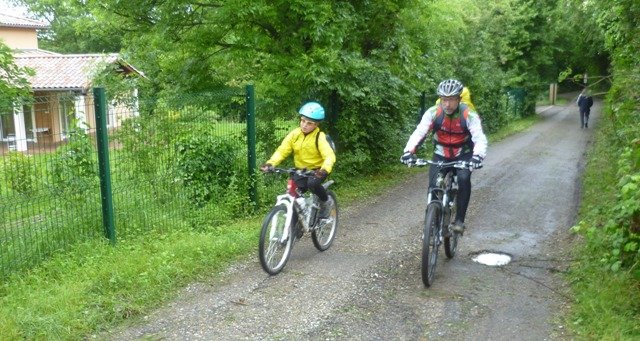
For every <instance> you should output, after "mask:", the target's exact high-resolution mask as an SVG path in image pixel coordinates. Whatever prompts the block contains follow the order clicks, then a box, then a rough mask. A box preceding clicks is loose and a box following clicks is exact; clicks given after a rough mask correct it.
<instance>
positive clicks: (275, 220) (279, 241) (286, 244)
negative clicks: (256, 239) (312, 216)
mask: <svg viewBox="0 0 640 341" xmlns="http://www.w3.org/2000/svg"><path fill="white" fill-rule="evenodd" d="M286 221H287V207H286V206H285V205H278V206H275V207H274V208H272V209H271V211H270V212H269V214H267V216H266V217H265V219H264V221H263V222H262V230H261V231H260V243H259V247H258V254H259V256H260V264H261V265H262V268H263V269H264V271H266V272H267V273H268V274H270V275H276V274H278V273H279V272H280V271H282V268H284V266H285V264H287V260H289V256H290V255H291V248H292V242H293V238H294V237H295V236H294V235H293V231H292V230H291V226H286V225H287V222H286ZM293 221H294V219H292V223H293ZM285 231H287V233H286V235H287V236H286V237H285Z"/></svg>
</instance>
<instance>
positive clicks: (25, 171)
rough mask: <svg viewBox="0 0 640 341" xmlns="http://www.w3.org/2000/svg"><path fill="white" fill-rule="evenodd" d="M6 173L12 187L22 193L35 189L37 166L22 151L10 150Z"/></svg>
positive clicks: (9, 185)
mask: <svg viewBox="0 0 640 341" xmlns="http://www.w3.org/2000/svg"><path fill="white" fill-rule="evenodd" d="M4 173H5V178H6V180H7V186H8V187H9V188H10V189H12V190H14V191H16V192H18V193H20V194H28V193H31V192H32V191H33V190H34V189H35V184H36V181H35V179H36V177H35V174H34V173H35V167H34V166H33V164H32V163H31V160H30V159H29V157H28V156H26V155H24V154H22V153H20V152H9V155H8V157H7V161H6V165H5V167H4Z"/></svg>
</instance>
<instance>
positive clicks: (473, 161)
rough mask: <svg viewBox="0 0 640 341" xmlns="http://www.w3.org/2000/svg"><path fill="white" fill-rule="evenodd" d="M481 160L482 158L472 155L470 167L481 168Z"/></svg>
mask: <svg viewBox="0 0 640 341" xmlns="http://www.w3.org/2000/svg"><path fill="white" fill-rule="evenodd" d="M482 160H483V158H482V156H480V155H474V156H473V157H472V158H471V160H470V161H469V162H470V163H471V167H473V168H474V169H480V168H482Z"/></svg>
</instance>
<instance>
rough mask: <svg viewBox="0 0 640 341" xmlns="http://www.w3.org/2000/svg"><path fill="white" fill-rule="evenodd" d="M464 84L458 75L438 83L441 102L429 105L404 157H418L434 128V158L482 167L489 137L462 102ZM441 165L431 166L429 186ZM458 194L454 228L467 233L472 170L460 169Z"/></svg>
mask: <svg viewBox="0 0 640 341" xmlns="http://www.w3.org/2000/svg"><path fill="white" fill-rule="evenodd" d="M463 88H464V86H463V85H462V83H461V82H460V81H458V80H455V79H447V80H444V81H442V82H441V83H440V84H439V85H438V90H437V92H438V96H439V97H440V103H439V104H437V105H434V106H433V107H431V108H429V109H427V111H425V113H424V115H422V119H421V120H420V123H418V126H417V127H416V129H415V130H414V132H413V134H411V136H410V137H409V141H407V145H406V146H405V147H404V154H402V157H401V158H400V161H401V162H403V163H405V164H406V163H409V162H411V161H412V160H414V159H415V158H416V156H415V153H416V149H417V147H418V146H419V145H420V144H421V142H422V141H423V140H424V139H425V138H426V137H427V136H428V134H429V133H430V132H433V143H434V152H433V160H434V161H444V162H450V161H460V160H461V161H468V162H470V163H471V165H472V167H473V168H475V169H478V168H482V161H483V160H484V158H485V156H486V153H487V137H486V136H485V135H484V132H483V131H482V122H481V120H480V116H479V115H478V113H477V112H476V111H475V110H473V109H471V108H470V107H469V106H468V105H466V104H464V103H461V94H462V90H463ZM437 171H438V168H437V167H435V166H433V165H431V167H430V168H429V179H430V182H429V187H434V186H435V185H436V184H435V180H436V176H435V175H436V172H437ZM456 172H457V175H458V196H457V202H456V206H457V207H458V210H457V211H456V217H455V222H454V225H453V226H452V229H453V230H454V231H456V232H460V233H463V232H464V229H465V225H464V219H465V216H466V214H467V207H468V206H469V199H470V198H471V170H469V169H457V170H456Z"/></svg>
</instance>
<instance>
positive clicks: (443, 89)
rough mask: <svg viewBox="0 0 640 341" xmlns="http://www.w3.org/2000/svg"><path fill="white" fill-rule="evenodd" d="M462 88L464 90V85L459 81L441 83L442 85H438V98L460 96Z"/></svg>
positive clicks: (448, 80)
mask: <svg viewBox="0 0 640 341" xmlns="http://www.w3.org/2000/svg"><path fill="white" fill-rule="evenodd" d="M462 88H464V85H462V83H461V82H460V81H459V80H456V79H447V80H444V81H442V82H440V85H438V96H442V97H449V96H460V94H461V93H462Z"/></svg>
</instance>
